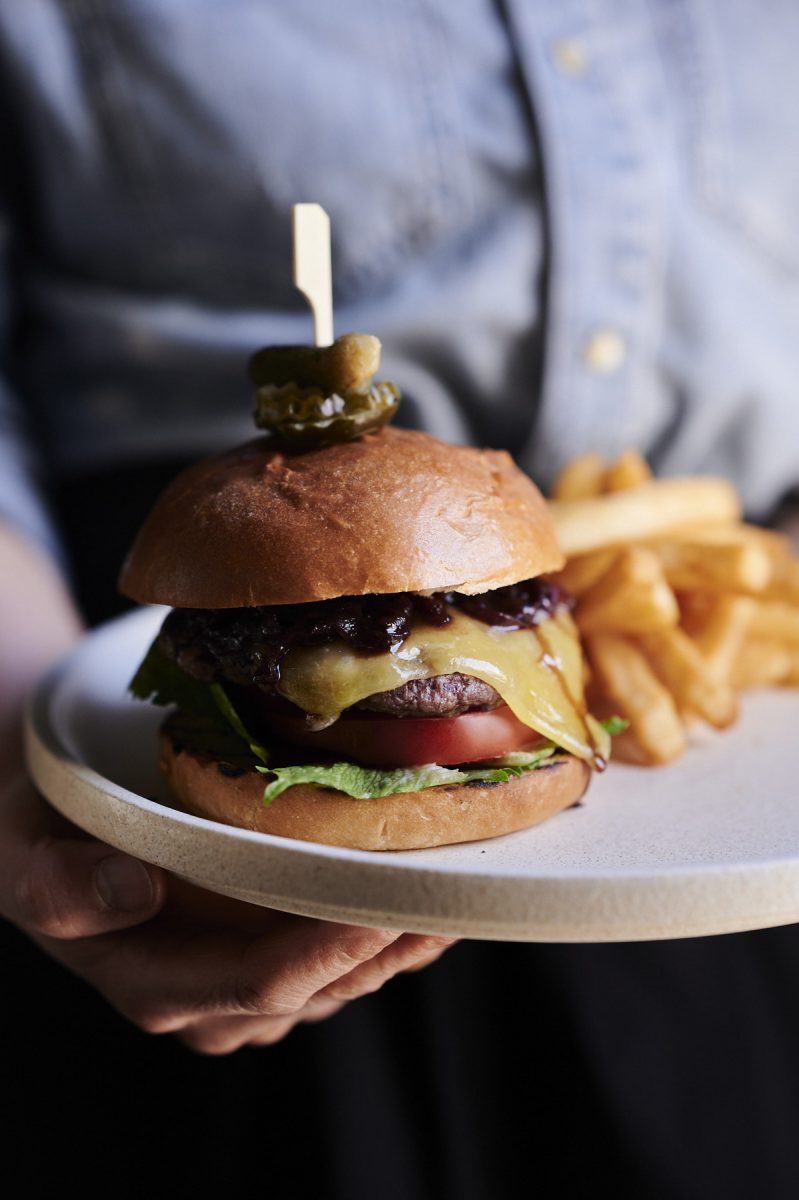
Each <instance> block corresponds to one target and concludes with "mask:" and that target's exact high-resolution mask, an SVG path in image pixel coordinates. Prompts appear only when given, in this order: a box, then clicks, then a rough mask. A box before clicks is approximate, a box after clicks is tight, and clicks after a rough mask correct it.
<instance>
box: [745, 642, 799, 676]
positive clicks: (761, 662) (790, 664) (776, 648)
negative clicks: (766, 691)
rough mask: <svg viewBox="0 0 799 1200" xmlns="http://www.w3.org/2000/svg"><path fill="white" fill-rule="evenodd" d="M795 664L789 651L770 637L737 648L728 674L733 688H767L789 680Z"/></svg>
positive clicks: (783, 644) (782, 643) (789, 649)
mask: <svg viewBox="0 0 799 1200" xmlns="http://www.w3.org/2000/svg"><path fill="white" fill-rule="evenodd" d="M794 667H795V663H794V661H793V658H792V654H791V648H790V647H789V646H786V645H785V643H784V642H778V641H774V640H773V639H770V638H749V639H747V640H746V641H745V642H744V644H743V646H742V647H741V649H740V651H739V653H738V657H737V659H736V661H735V666H734V667H733V671H732V682H733V686H734V687H736V688H754V687H770V686H772V685H773V684H776V683H787V682H789V681H790V676H791V673H792V670H793V669H794Z"/></svg>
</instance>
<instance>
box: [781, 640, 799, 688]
mask: <svg viewBox="0 0 799 1200" xmlns="http://www.w3.org/2000/svg"><path fill="white" fill-rule="evenodd" d="M786 649H787V651H788V653H789V655H790V659H791V665H790V666H789V668H788V674H787V675H786V676H785V677H784V678H783V679H781V680H780V683H784V684H786V685H787V686H788V687H797V686H798V685H799V646H787V647H786Z"/></svg>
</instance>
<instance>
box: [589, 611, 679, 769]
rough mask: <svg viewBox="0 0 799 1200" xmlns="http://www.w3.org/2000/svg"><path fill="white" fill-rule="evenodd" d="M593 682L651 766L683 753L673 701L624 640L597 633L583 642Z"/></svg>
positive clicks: (644, 661)
mask: <svg viewBox="0 0 799 1200" xmlns="http://www.w3.org/2000/svg"><path fill="white" fill-rule="evenodd" d="M587 649H588V657H589V659H590V662H591V664H592V668H593V671H594V677H595V680H596V681H597V682H598V683H599V685H600V686H601V687H602V689H603V691H604V692H605V694H606V695H607V696H609V697H610V699H611V701H612V702H613V705H614V707H615V710H616V711H617V712H618V713H619V714H620V715H621V716H623V717H626V718H627V720H628V721H629V722H630V730H631V731H632V733H633V734H634V735H635V738H636V740H637V741H638V743H639V745H640V746H641V749H642V750H643V752H644V754H645V755H646V756H647V759H648V760H649V761H650V762H652V763H664V762H669V761H670V760H671V759H673V758H677V757H678V755H680V754H682V752H683V750H684V749H685V732H684V730H683V727H682V722H681V721H680V717H679V714H678V712H677V709H676V706H675V704H674V700H673V699H672V697H671V694H670V692H669V691H668V689H667V688H665V687H664V686H663V684H662V683H661V682H660V680H659V679H658V677H657V676H656V675H655V673H654V671H653V670H652V668H651V667H650V665H649V663H648V662H647V660H646V658H645V657H644V655H643V654H642V653H641V651H640V650H639V649H638V647H637V646H634V645H633V644H632V642H629V641H628V640H627V639H626V638H623V637H618V636H617V635H615V634H610V633H598V634H594V635H593V636H592V637H589V638H588V639H587Z"/></svg>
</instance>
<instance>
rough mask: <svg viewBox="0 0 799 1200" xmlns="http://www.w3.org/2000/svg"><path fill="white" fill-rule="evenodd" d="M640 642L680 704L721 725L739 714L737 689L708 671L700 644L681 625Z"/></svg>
mask: <svg viewBox="0 0 799 1200" xmlns="http://www.w3.org/2000/svg"><path fill="white" fill-rule="evenodd" d="M639 645H640V647H641V649H642V650H643V652H644V654H645V655H646V657H647V659H648V660H649V663H650V664H651V666H652V668H653V670H654V672H655V674H656V675H657V676H658V678H659V679H660V680H661V682H662V683H664V684H665V685H666V687H667V688H668V689H669V691H670V692H671V694H672V696H673V697H674V700H675V703H676V705H677V708H678V709H679V710H680V711H681V712H683V713H696V714H697V716H700V717H702V718H703V719H704V720H705V721H708V722H709V723H710V724H711V725H714V726H715V727H716V728H717V729H726V727H727V726H728V725H731V724H732V722H733V721H734V720H735V717H736V715H737V711H738V706H737V703H736V700H735V693H734V692H733V690H732V688H731V687H730V686H729V685H728V684H727V683H725V682H722V681H720V680H718V679H714V678H713V677H712V676H711V675H710V674H709V673H708V671H707V667H706V664H705V660H704V659H703V657H702V655H701V653H700V652H699V649H698V647H697V646H696V645H695V643H694V642H692V641H691V639H690V638H689V637H688V635H687V633H684V632H683V631H682V630H681V629H670V630H667V631H666V632H664V633H657V634H650V635H648V636H647V637H643V638H641V639H640V641H639Z"/></svg>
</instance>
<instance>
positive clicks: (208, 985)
mask: <svg viewBox="0 0 799 1200" xmlns="http://www.w3.org/2000/svg"><path fill="white" fill-rule="evenodd" d="M0 913H2V915H3V916H5V917H6V918H7V919H8V920H10V921H12V922H13V923H14V924H16V925H18V926H19V927H20V928H22V929H23V930H25V931H26V932H27V933H28V934H29V935H30V936H31V937H32V938H33V939H34V941H36V942H37V943H38V945H39V946H41V947H42V949H43V950H44V951H45V952H46V953H47V954H49V955H50V956H51V957H52V958H54V959H57V960H58V961H59V962H60V963H62V964H63V965H64V966H65V967H67V968H68V969H69V970H71V971H74V972H75V973H76V974H77V975H80V976H81V977H82V978H83V979H85V980H87V981H88V982H89V983H90V984H92V985H93V986H94V987H96V988H97V989H98V990H99V991H100V992H101V993H102V994H103V995H104V996H105V998H106V999H107V1000H108V1001H109V1003H110V1004H112V1005H113V1007H114V1008H115V1009H117V1011H118V1012H120V1013H121V1014H122V1015H123V1016H124V1017H126V1018H127V1019H128V1020H130V1021H132V1022H133V1023H134V1024H135V1025H137V1026H138V1027H139V1028H140V1029H142V1030H144V1031H146V1032H148V1033H175V1034H177V1036H178V1037H179V1038H180V1040H181V1041H183V1042H184V1043H185V1044H186V1045H187V1046H189V1047H190V1048H191V1049H193V1050H197V1051H200V1052H201V1053H205V1054H227V1053H230V1052H231V1051H233V1050H237V1049H238V1048H239V1047H241V1046H245V1045H252V1046H263V1045H269V1044H271V1043H272V1042H276V1041H279V1040H280V1039H281V1038H283V1037H285V1035H286V1034H287V1033H288V1032H289V1031H290V1030H291V1029H292V1028H293V1027H294V1026H295V1025H296V1024H297V1023H298V1022H300V1021H319V1020H322V1019H323V1018H324V1017H327V1016H330V1015H331V1014H332V1013H334V1012H337V1011H338V1009H340V1008H341V1007H342V1005H343V1004H345V1003H346V1002H347V1001H348V1000H354V999H355V998H356V997H358V996H363V995H365V994H367V993H368V992H374V991H377V989H378V988H380V987H381V986H382V985H383V984H384V983H385V982H386V980H388V979H390V978H391V977H392V976H393V975H395V974H397V973H398V972H400V971H408V970H414V969H416V968H418V967H421V966H425V965H426V964H427V963H430V962H433V961H434V960H435V959H436V958H438V956H439V955H440V954H441V953H442V951H443V950H444V949H445V947H446V946H448V945H449V944H450V942H451V939H447V938H439V937H425V936H421V935H416V934H407V933H405V934H401V933H395V932H389V931H386V930H376V929H361V928H358V927H356V926H351V925H334V924H331V923H329V922H325V921H316V920H311V919H309V918H305V917H295V916H289V915H287V914H284V913H278V912H273V911H271V910H268V909H258V908H256V907H255V906H253V905H249V904H240V903H239V902H237V901H232V900H227V899H225V898H224V897H214V896H211V894H210V893H207V892H201V891H199V890H198V889H195V888H190V887H188V886H187V885H183V884H180V883H178V882H177V881H175V880H172V879H171V878H170V876H168V875H167V873H166V872H164V871H162V870H160V869H159V868H157V867H152V866H149V865H148V864H145V863H142V862H139V861H138V860H137V859H134V858H130V857H128V856H127V855H124V854H120V853H119V852H117V851H116V850H113V849H112V848H111V847H110V846H106V845H104V844H103V843H101V842H98V841H95V840H94V839H92V838H89V837H87V836H86V835H85V834H83V833H82V832H81V831H80V830H78V829H76V828H75V827H74V826H72V825H70V824H69V822H67V821H65V820H64V819H63V818H62V817H61V816H60V815H59V814H58V813H56V812H55V810H53V809H52V808H50V806H49V805H48V804H46V803H45V802H44V801H43V800H42V799H41V798H40V797H39V796H38V795H37V793H36V792H35V791H34V790H33V788H32V787H31V785H30V784H29V783H28V782H27V781H26V780H25V779H23V778H19V779H18V780H17V782H16V783H15V784H14V785H13V786H12V787H10V788H8V789H7V790H6V791H5V793H4V796H3V800H2V804H1V805H0Z"/></svg>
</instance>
